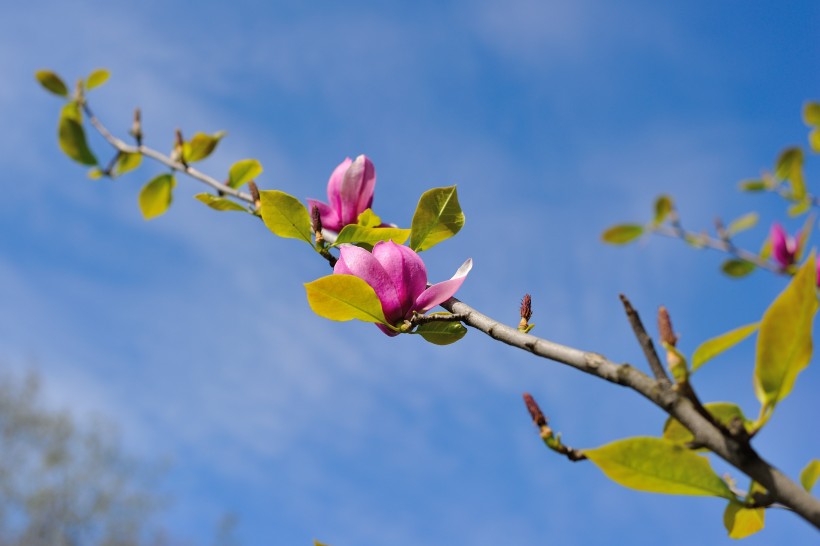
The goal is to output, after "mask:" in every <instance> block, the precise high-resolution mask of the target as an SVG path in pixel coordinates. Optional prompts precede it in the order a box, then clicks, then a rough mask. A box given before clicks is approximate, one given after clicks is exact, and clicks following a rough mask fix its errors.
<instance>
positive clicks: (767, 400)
mask: <svg viewBox="0 0 820 546" xmlns="http://www.w3.org/2000/svg"><path fill="white" fill-rule="evenodd" d="M816 282H817V271H816V266H815V257H814V252H812V253H811V255H810V256H809V257H808V259H807V260H806V261H805V263H804V264H803V265H802V266H801V267H800V269H799V270H798V271H797V274H796V275H795V276H794V278H793V279H792V280H791V282H790V283H789V285H788V286H787V287H786V289H785V290H783V292H781V293H780V295H779V296H777V298H776V299H775V300H774V302H773V303H772V304H771V305H770V306H769V308H768V309H766V312H765V313H764V314H763V320H762V321H761V323H760V333H759V334H758V336H757V356H756V362H755V371H754V385H755V394H756V395H757V399H758V400H760V403H761V405H763V408H764V410H763V413H764V414H765V413H769V412H771V410H772V409H774V406H775V405H776V404H777V403H778V402H780V401H781V400H783V399H784V398H785V397H786V396H788V394H789V393H790V392H791V390H792V387H793V386H794V381H795V379H796V378H797V374H798V373H799V372H800V371H801V370H803V368H805V367H806V366H808V364H809V360H811V354H812V323H813V322H814V315H815V313H816V312H817V289H816Z"/></svg>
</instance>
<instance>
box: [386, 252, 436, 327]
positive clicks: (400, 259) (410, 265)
mask: <svg viewBox="0 0 820 546" xmlns="http://www.w3.org/2000/svg"><path fill="white" fill-rule="evenodd" d="M373 256H375V258H376V259H377V260H378V261H379V263H380V264H382V267H383V268H384V270H385V271H386V272H387V275H388V276H389V277H390V279H391V281H392V282H393V286H395V287H396V295H397V296H398V298H399V302H401V316H402V317H407V313H409V312H410V309H411V307H412V306H413V303H414V302H415V301H416V298H417V297H418V296H419V294H421V293H422V292H423V291H424V288H425V287H426V286H427V268H426V267H424V262H423V261H422V260H421V258H420V257H419V255H418V254H416V253H415V252H413V251H412V250H410V248H408V247H406V246H404V245H398V244H396V243H394V242H393V241H382V242H380V243H376V246H374V247H373Z"/></svg>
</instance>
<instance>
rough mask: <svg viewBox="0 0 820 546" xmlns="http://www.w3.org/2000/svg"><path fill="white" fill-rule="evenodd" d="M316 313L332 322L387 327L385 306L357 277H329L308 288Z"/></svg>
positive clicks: (308, 295) (308, 294) (311, 283)
mask: <svg viewBox="0 0 820 546" xmlns="http://www.w3.org/2000/svg"><path fill="white" fill-rule="evenodd" d="M305 290H307V298H308V303H309V304H310V308H311V309H313V312H314V313H316V314H317V315H319V316H320V317H324V318H326V319H330V320H338V321H345V320H354V319H356V320H362V321H364V322H375V323H379V324H384V325H387V326H390V327H391V328H393V327H392V326H391V325H389V324H387V320H386V319H385V318H384V311H382V304H381V302H380V301H379V298H378V296H376V292H375V291H374V290H373V288H371V287H370V285H369V284H367V283H366V282H365V281H363V280H362V279H360V278H359V277H354V276H353V275H328V276H326V277H322V278H321V279H316V280H315V281H313V282H309V283H306V284H305Z"/></svg>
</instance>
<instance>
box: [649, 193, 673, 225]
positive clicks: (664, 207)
mask: <svg viewBox="0 0 820 546" xmlns="http://www.w3.org/2000/svg"><path fill="white" fill-rule="evenodd" d="M670 212H672V198H671V197H669V196H668V195H661V196H660V197H658V198H657V199H656V200H655V219H654V220H653V222H652V225H654V226H659V225H661V224H662V223H663V221H664V220H666V217H667V216H669V213H670Z"/></svg>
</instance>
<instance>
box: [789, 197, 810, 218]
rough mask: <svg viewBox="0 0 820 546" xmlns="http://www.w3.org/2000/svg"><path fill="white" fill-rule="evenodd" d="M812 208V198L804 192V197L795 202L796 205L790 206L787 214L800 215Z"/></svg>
mask: <svg viewBox="0 0 820 546" xmlns="http://www.w3.org/2000/svg"><path fill="white" fill-rule="evenodd" d="M810 208H811V200H810V199H809V198H808V196H807V195H805V194H804V197H803V199H801V200H800V201H798V202H797V203H795V204H794V205H792V206H790V207H789V209H788V210H787V211H786V214H788V215H789V216H791V217H792V218H794V217H795V216H800V215H801V214H805V213H806V212H808V210H809V209H810Z"/></svg>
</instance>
